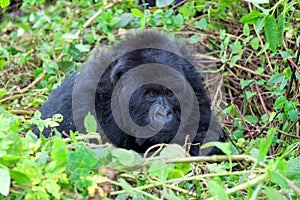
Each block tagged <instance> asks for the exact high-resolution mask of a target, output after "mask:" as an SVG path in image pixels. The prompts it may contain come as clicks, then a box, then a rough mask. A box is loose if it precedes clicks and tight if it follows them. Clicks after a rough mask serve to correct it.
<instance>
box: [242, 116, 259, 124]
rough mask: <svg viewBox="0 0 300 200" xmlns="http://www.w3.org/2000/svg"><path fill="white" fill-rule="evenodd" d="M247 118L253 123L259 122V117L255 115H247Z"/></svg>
mask: <svg viewBox="0 0 300 200" xmlns="http://www.w3.org/2000/svg"><path fill="white" fill-rule="evenodd" d="M244 118H245V120H246V121H248V122H250V123H251V124H256V123H257V122H258V118H257V117H256V116H254V115H246V116H245V117H244Z"/></svg>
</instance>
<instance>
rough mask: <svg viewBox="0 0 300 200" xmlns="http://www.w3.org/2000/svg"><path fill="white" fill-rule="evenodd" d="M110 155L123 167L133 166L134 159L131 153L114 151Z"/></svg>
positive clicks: (123, 150) (122, 150) (124, 150)
mask: <svg viewBox="0 0 300 200" xmlns="http://www.w3.org/2000/svg"><path fill="white" fill-rule="evenodd" d="M111 153H112V156H114V157H115V159H117V160H118V162H119V163H120V164H122V165H123V166H125V167H128V166H131V165H133V164H134V160H135V157H134V155H133V153H132V152H130V151H128V150H126V149H114V150H113V151H112V152H111Z"/></svg>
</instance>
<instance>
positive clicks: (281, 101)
mask: <svg viewBox="0 0 300 200" xmlns="http://www.w3.org/2000/svg"><path fill="white" fill-rule="evenodd" d="M286 101H287V99H286V96H280V97H278V98H277V99H276V101H275V103H274V108H275V109H281V108H283V106H284V104H285V102H286Z"/></svg>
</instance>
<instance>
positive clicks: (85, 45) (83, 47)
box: [75, 44, 91, 53]
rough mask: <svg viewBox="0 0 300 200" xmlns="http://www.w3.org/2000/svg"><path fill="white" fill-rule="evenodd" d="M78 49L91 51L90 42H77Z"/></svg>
mask: <svg viewBox="0 0 300 200" xmlns="http://www.w3.org/2000/svg"><path fill="white" fill-rule="evenodd" d="M75 47H76V49H78V50H79V51H80V52H82V53H84V52H90V51H91V45H90V44H75Z"/></svg>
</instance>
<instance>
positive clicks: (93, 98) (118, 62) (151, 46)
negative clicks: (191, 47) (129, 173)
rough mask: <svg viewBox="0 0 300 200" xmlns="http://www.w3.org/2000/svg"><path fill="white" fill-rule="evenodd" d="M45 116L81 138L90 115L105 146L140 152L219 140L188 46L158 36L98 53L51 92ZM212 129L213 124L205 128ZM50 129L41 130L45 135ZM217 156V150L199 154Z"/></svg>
mask: <svg viewBox="0 0 300 200" xmlns="http://www.w3.org/2000/svg"><path fill="white" fill-rule="evenodd" d="M41 112H42V116H43V118H47V117H51V116H52V115H53V114H55V113H61V114H62V115H63V116H64V120H63V122H62V123H61V124H60V127H58V130H59V131H66V132H69V130H73V131H74V130H79V131H82V132H84V127H83V120H84V117H85V116H86V114H87V113H88V112H91V114H93V115H94V116H96V117H97V120H98V122H99V124H98V125H99V126H98V132H100V133H101V135H102V137H103V138H104V141H109V142H111V143H113V144H114V145H116V146H118V147H122V148H126V149H133V150H135V151H137V152H145V151H146V150H147V148H149V147H150V146H152V145H154V144H158V143H180V144H184V142H185V138H186V136H187V135H188V136H189V138H190V139H191V141H192V142H193V144H195V145H194V146H192V148H191V150H190V153H191V154H192V155H199V145H200V144H202V143H203V142H207V141H218V140H219V141H224V138H223V134H222V129H221V128H220V126H219V124H218V123H217V121H216V119H215V117H214V116H213V115H212V113H211V109H210V100H209V98H208V97H207V95H206V91H205V89H204V87H203V85H202V81H201V77H200V74H199V73H198V72H197V71H196V69H195V68H194V66H193V64H192V62H190V56H189V54H188V51H187V48H186V47H185V46H180V45H179V44H178V43H177V42H176V41H174V40H172V39H169V38H168V37H167V36H166V35H164V34H161V33H159V32H156V31H145V32H142V33H140V34H137V35H134V36H129V37H127V38H126V39H125V40H124V41H123V42H121V43H119V44H118V45H116V46H113V47H112V48H111V49H110V50H104V51H101V52H100V53H99V54H98V55H97V56H96V57H95V58H94V59H93V60H91V61H89V62H87V63H86V64H85V65H84V66H83V67H82V68H81V69H80V71H79V72H75V73H74V74H73V75H71V76H70V77H69V78H67V79H66V80H65V81H64V82H63V83H62V85H61V86H60V87H59V88H58V89H56V90H55V91H53V92H52V94H51V95H50V97H49V99H48V101H47V102H46V103H45V104H44V105H43V106H42V108H41ZM210 125H212V126H210ZM49 132H50V130H49V129H48V130H45V131H44V132H43V133H44V135H46V136H48V135H49ZM213 153H218V152H217V150H216V148H214V149H212V150H211V149H210V150H209V151H207V152H205V153H204V154H213Z"/></svg>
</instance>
